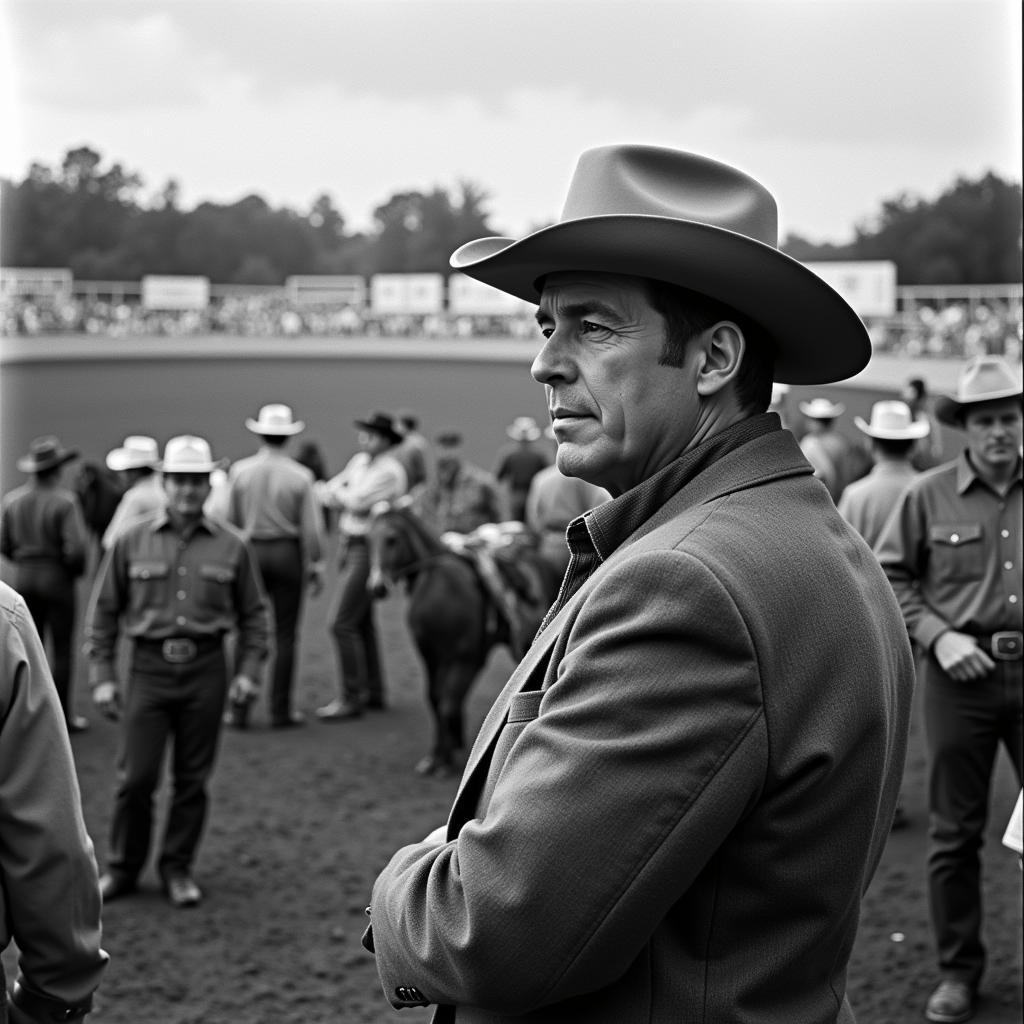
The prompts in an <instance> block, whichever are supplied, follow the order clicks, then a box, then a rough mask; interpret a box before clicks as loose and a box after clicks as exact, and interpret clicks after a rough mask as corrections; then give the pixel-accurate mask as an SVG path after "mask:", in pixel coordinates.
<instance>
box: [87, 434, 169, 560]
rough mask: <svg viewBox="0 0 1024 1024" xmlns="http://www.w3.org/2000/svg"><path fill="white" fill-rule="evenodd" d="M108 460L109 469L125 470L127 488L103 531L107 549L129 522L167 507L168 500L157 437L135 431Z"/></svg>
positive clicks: (124, 476)
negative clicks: (158, 472) (162, 475)
mask: <svg viewBox="0 0 1024 1024" xmlns="http://www.w3.org/2000/svg"><path fill="white" fill-rule="evenodd" d="M106 462H107V469H112V470H113V471H114V472H115V473H120V474H121V476H122V477H123V479H124V481H125V483H126V484H127V488H126V490H125V492H124V494H122V495H121V500H120V501H119V502H118V504H117V508H116V509H114V515H113V518H112V519H111V520H110V522H109V523H108V524H107V528H106V530H104V531H103V537H102V538H101V540H100V543H101V545H102V547H103V550H104V551H106V550H107V548H109V547H110V545H111V544H113V543H114V540H115V539H116V538H117V536H118V535H119V534H121V533H123V532H124V530H125V529H126V528H127V527H128V526H129V525H131V524H132V523H134V522H136V521H137V520H139V519H142V518H143V517H144V516H148V515H150V514H151V513H153V512H156V511H157V509H160V508H163V506H164V503H165V502H166V500H167V497H166V495H165V494H164V488H163V485H162V484H161V483H160V477H159V475H158V474H157V471H156V467H157V465H158V464H159V462H160V450H159V448H158V447H157V443H156V439H155V438H152V437H147V436H146V435H145V434H132V435H131V436H129V437H126V438H125V439H124V444H123V445H122V446H121V447H120V448H114V449H113V450H112V451H110V452H108V453H107V459H106Z"/></svg>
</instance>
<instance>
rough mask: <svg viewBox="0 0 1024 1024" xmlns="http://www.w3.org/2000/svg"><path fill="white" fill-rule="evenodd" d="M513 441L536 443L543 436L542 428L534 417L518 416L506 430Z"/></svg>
mask: <svg viewBox="0 0 1024 1024" xmlns="http://www.w3.org/2000/svg"><path fill="white" fill-rule="evenodd" d="M505 433H506V434H508V436H509V437H510V438H512V440H513V441H536V440H537V438H539V437H540V436H541V431H540V427H538V426H537V421H536V420H535V419H534V418H533V417H532V416H517V417H516V418H515V419H514V420H513V421H512V422H511V423H510V424H509V425H508V427H507V428H506V430H505Z"/></svg>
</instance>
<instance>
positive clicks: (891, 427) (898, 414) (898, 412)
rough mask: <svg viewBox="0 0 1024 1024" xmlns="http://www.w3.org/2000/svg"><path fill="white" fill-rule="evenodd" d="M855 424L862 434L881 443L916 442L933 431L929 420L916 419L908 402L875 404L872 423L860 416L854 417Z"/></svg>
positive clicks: (872, 410)
mask: <svg viewBox="0 0 1024 1024" xmlns="http://www.w3.org/2000/svg"><path fill="white" fill-rule="evenodd" d="M853 422H854V425H855V426H856V427H857V429H858V430H859V431H861V433H863V434H867V435H868V437H874V438H877V439H878V440H880V441H916V440H918V439H920V438H922V437H927V436H928V433H929V431H930V430H931V424H930V423H929V422H928V421H927V420H915V419H914V414H913V413H912V412H911V411H910V406H909V405H907V403H906V402H875V404H874V405H873V406H871V421H870V422H867V421H866V420H864V419H862V418H861V417H860V416H854V417H853Z"/></svg>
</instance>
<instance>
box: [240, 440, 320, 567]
mask: <svg viewBox="0 0 1024 1024" xmlns="http://www.w3.org/2000/svg"><path fill="white" fill-rule="evenodd" d="M229 488H230V490H229V494H228V511H227V519H228V522H229V523H231V524H233V525H234V526H237V527H238V528H239V529H240V530H241V531H242V535H243V536H244V537H245V538H246V539H247V540H256V541H261V540H281V539H287V540H291V539H296V540H299V541H300V542H301V544H302V553H303V557H304V558H305V559H306V560H307V561H309V562H312V563H317V562H319V561H320V560H321V559H322V558H323V548H324V537H323V517H322V516H321V515H320V510H319V508H318V507H317V500H316V496H315V495H314V493H313V474H312V473H311V472H310V471H309V470H308V469H307V468H306V467H305V466H302V465H300V464H299V463H298V462H296V461H295V460H294V459H292V458H289V456H287V455H286V454H285V453H284V452H282V451H279V450H278V449H276V448H261V449H260V451H258V452H257V453H256V454H255V455H253V456H251V457H249V458H247V459H239V461H238V462H236V463H235V464H234V465H233V466H232V467H231V471H230V473H229Z"/></svg>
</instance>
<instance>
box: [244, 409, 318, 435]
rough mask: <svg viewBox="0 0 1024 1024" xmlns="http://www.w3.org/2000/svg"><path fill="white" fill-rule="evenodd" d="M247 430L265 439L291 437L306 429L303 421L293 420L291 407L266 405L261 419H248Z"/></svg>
mask: <svg viewBox="0 0 1024 1024" xmlns="http://www.w3.org/2000/svg"><path fill="white" fill-rule="evenodd" d="M245 425H246V428H247V429H249V430H251V431H252V432H253V433H254V434H262V435H263V436H264V437H268V436H269V437H278V436H290V435H292V434H299V433H301V432H302V431H303V430H305V429H306V424H305V423H303V422H302V420H293V419H292V410H291V406H288V405H265V406H263V408H262V409H260V415H259V419H255V420H254V419H251V418H250V419H247V420H246V421H245Z"/></svg>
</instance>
